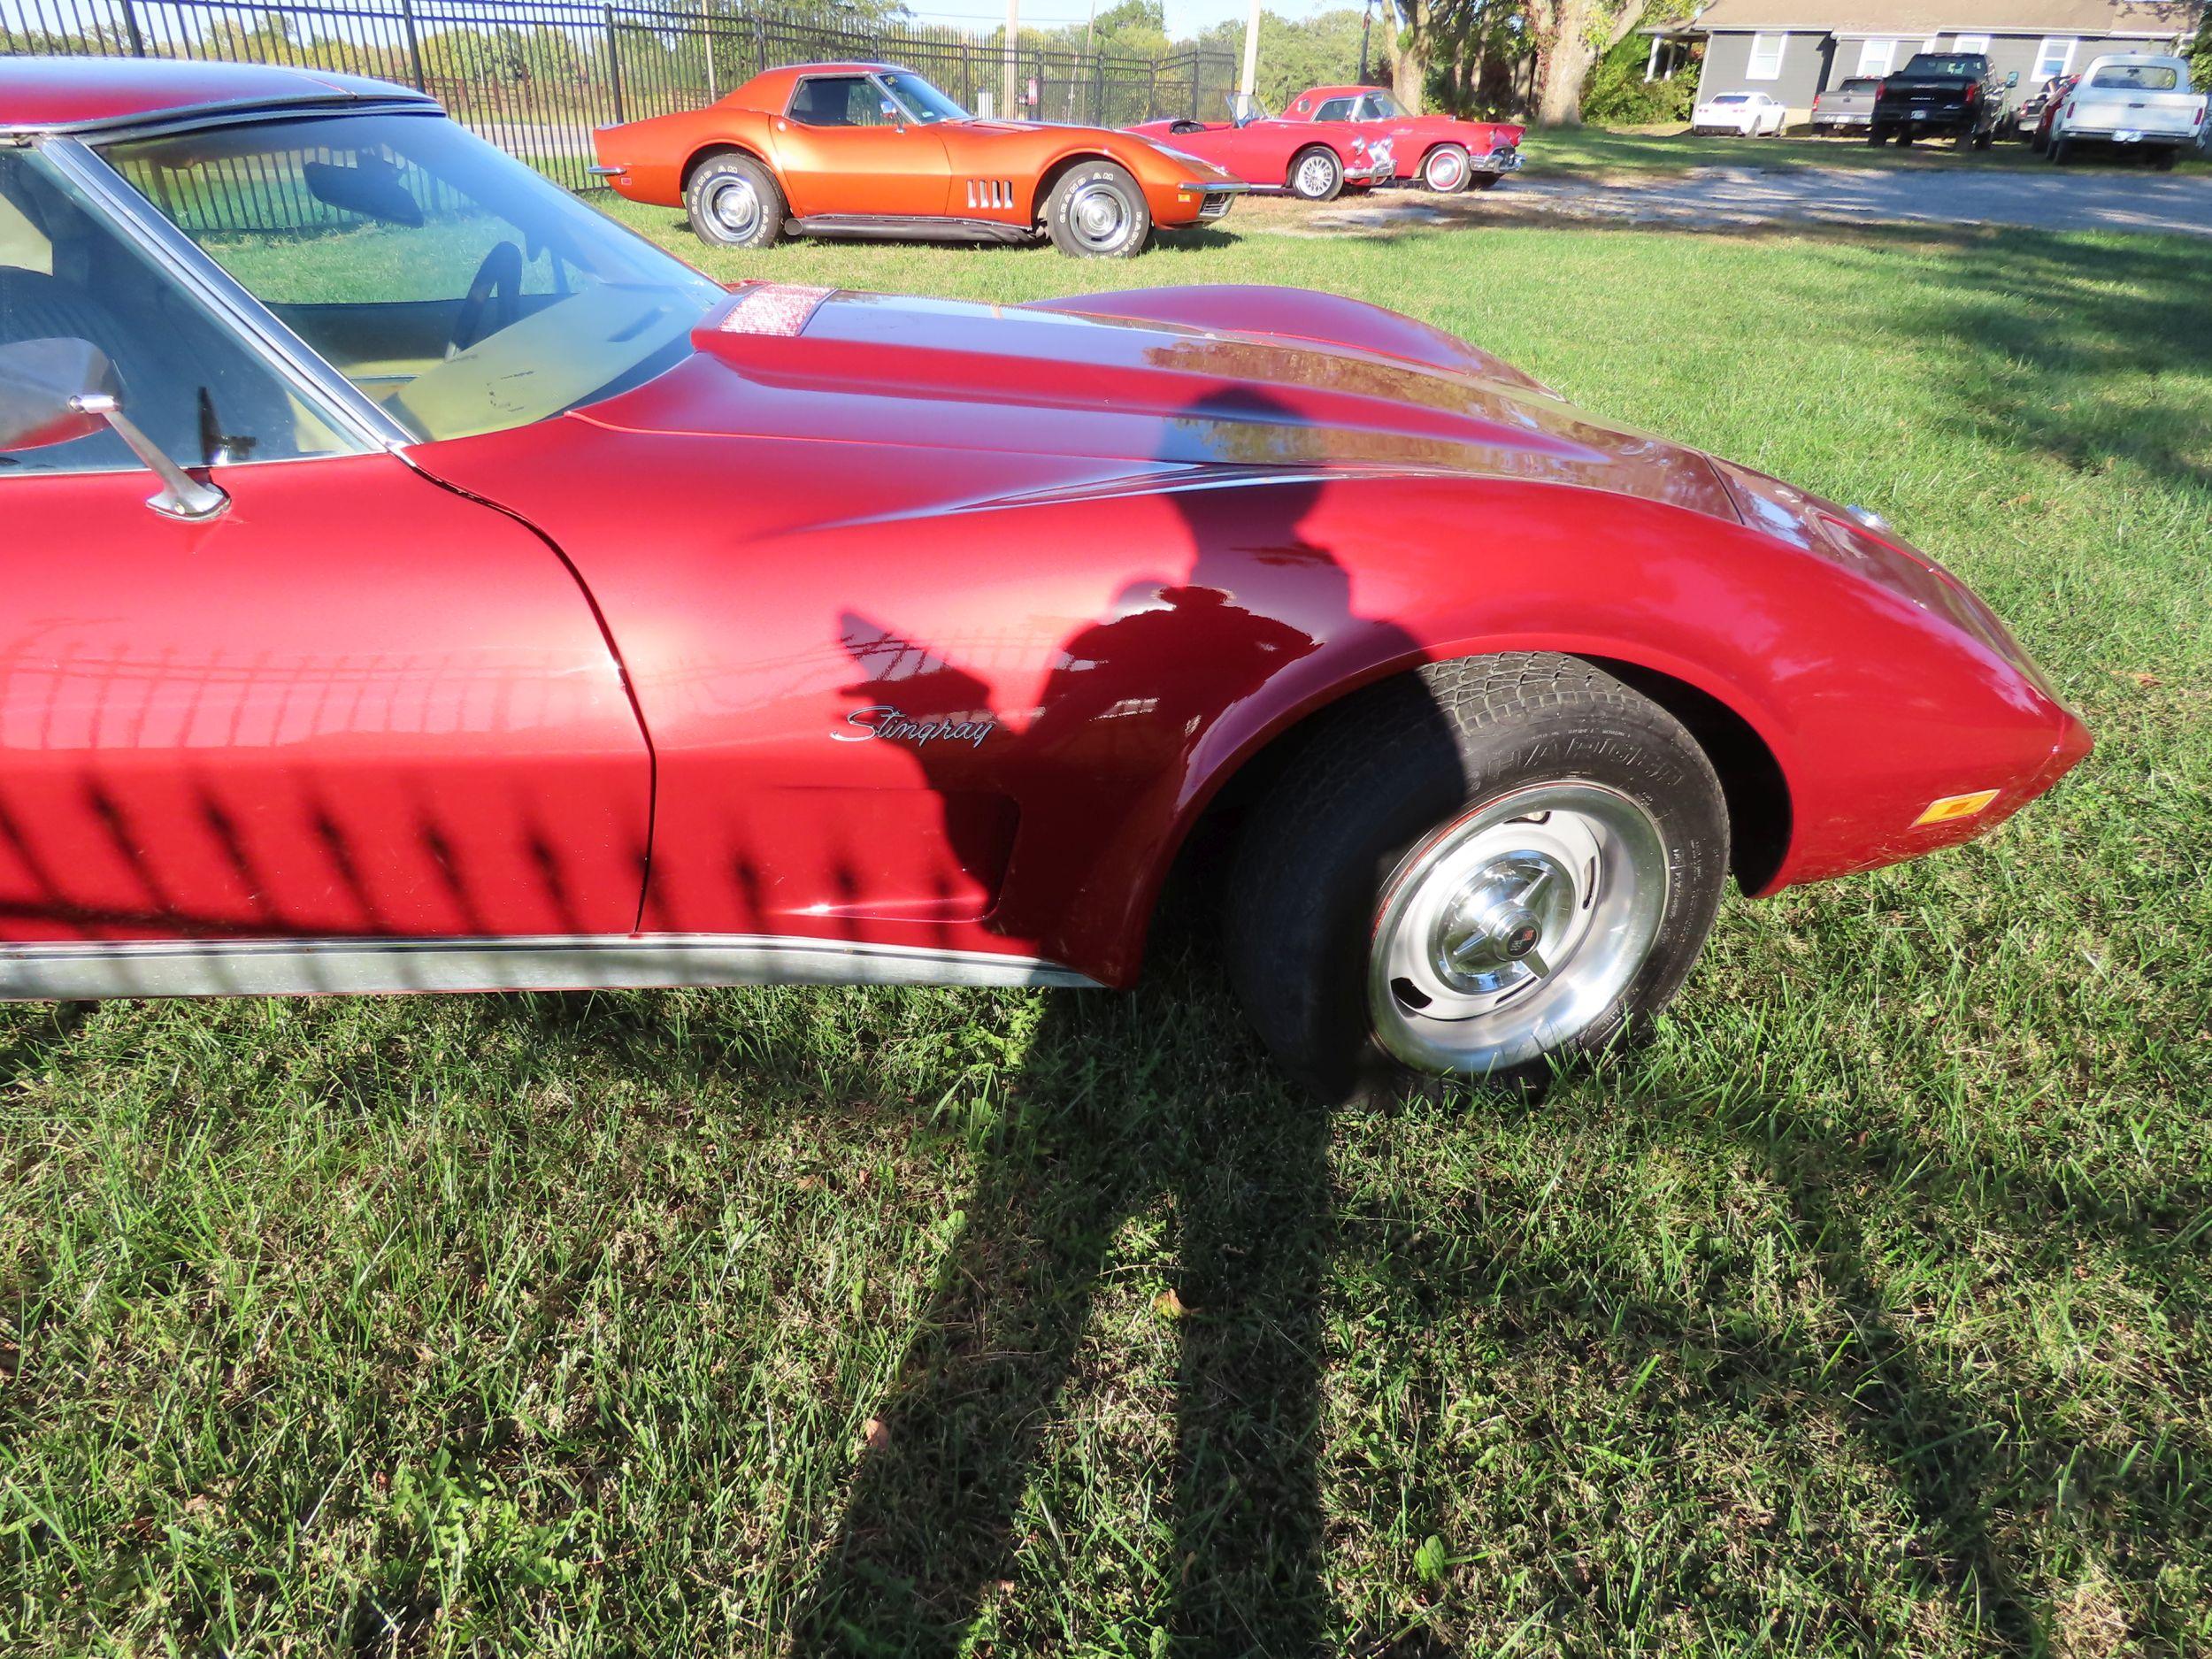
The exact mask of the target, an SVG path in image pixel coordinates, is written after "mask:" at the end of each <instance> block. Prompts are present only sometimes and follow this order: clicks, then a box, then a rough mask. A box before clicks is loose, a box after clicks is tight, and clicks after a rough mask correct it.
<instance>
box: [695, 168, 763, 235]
mask: <svg viewBox="0 0 2212 1659" xmlns="http://www.w3.org/2000/svg"><path fill="white" fill-rule="evenodd" d="M704 205H705V207H706V216H707V218H708V219H710V220H711V221H712V222H713V225H714V227H715V229H716V230H717V231H718V232H719V233H721V234H723V235H724V236H726V237H727V238H729V240H730V241H732V242H745V241H748V240H749V239H750V238H751V237H753V236H755V235H757V234H758V233H759V231H760V220H761V205H760V192H759V191H757V190H756V189H754V188H753V181H752V180H750V179H748V178H746V177H745V176H744V175H743V174H742V173H732V174H729V175H728V176H726V177H724V178H719V179H717V180H715V181H714V182H713V183H712V184H710V185H709V186H708V187H707V192H706V202H705V204H704Z"/></svg>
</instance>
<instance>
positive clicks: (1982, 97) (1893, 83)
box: [1866, 52, 2020, 150]
mask: <svg viewBox="0 0 2212 1659" xmlns="http://www.w3.org/2000/svg"><path fill="white" fill-rule="evenodd" d="M2019 82H2020V77H2019V75H2018V74H2017V73H2014V74H2010V75H2008V76H2006V77H2005V79H2004V80H2003V81H1999V80H1998V79H1997V76H1996V73H1995V71H1993V70H1992V69H1991V68H1990V66H1989V59H1988V58H1987V57H1986V56H1985V54H1983V53H1981V52H1916V53H1914V54H1913V56H1912V58H1911V60H1910V61H1909V63H1907V64H1906V65H1905V66H1904V67H1903V68H1902V69H1900V70H1898V71H1897V72H1896V73H1894V74H1890V75H1885V76H1884V77H1883V78H1882V84H1881V85H1880V86H1879V87H1878V88H1875V92H1874V113H1873V119H1872V122H1871V124H1870V126H1869V127H1867V129H1866V142H1868V143H1870V144H1886V143H1887V142H1889V141H1890V140H1891V139H1893V138H1894V139H1895V140H1896V141H1897V142H1899V143H1901V144H1909V143H1911V142H1912V141H1913V140H1914V139H1916V138H1955V139H1957V140H1958V142H1959V146H1960V148H1961V149H1963V148H1965V146H1967V145H1968V144H1971V145H1973V146H1974V148H1975V149H1977V150H1986V149H1988V148H1989V141H1990V139H1991V137H1992V136H1993V134H1995V133H1996V131H1997V123H1998V122H1999V121H2000V120H2001V119H2002V118H2003V116H2004V112H2005V93H2006V91H2007V90H2008V88H2012V87H2015V86H2017V85H2018V84H2019Z"/></svg>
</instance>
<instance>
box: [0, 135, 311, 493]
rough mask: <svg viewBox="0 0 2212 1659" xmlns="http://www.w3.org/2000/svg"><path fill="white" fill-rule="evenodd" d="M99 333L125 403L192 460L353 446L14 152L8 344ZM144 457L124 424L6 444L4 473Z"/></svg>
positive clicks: (5, 323)
mask: <svg viewBox="0 0 2212 1659" xmlns="http://www.w3.org/2000/svg"><path fill="white" fill-rule="evenodd" d="M44 339H64V340H85V341H89V342H91V343H92V344H93V345H95V346H96V347H98V348H99V349H100V351H101V352H102V354H103V355H104V356H105V357H107V359H108V360H109V361H110V362H111V364H113V365H114V366H115V371H116V374H117V378H118V379H119V381H120V383H121V386H122V397H123V411H124V412H125V413H126V414H127V416H129V418H130V419H131V420H132V421H133V422H134V424H135V425H137V426H139V427H140V428H141V429H142V430H143V431H144V432H145V433H146V434H147V435H148V436H149V437H150V438H151V439H152V440H153V441H154V442H155V443H157V445H159V446H160V448H161V449H162V451H163V452H164V453H165V454H166V455H167V456H168V457H169V458H170V459H171V460H173V461H174V462H176V463H177V464H178V465H180V466H209V465H232V464H236V463H239V462H243V461H280V460H296V459H298V458H299V457H303V456H309V455H324V454H334V453H338V452H340V451H342V450H343V449H346V448H347V447H348V446H347V445H346V444H345V443H344V442H343V441H342V440H341V439H340V438H339V437H338V436H337V434H334V432H332V431H331V429H330V428H329V426H327V425H326V424H325V422H324V421H323V420H322V419H321V418H320V417H319V415H317V414H316V413H315V412H314V411H313V410H311V408H310V407H309V406H308V405H307V404H305V403H303V402H302V401H301V400H300V399H299V398H298V397H297V396H295V394H294V393H293V392H292V390H291V388H289V386H288V384H287V383H286V382H285V380H283V378H282V377H281V376H280V374H279V373H277V372H276V371H275V370H274V369H273V368H271V367H270V366H269V365H268V364H267V363H266V362H265V360H263V358H262V357H260V356H259V355H258V354H257V353H256V352H255V351H254V350H253V349H252V348H251V347H250V346H249V345H248V344H247V343H246V342H244V341H242V340H241V339H240V338H239V337H238V335H237V334H235V333H234V332H233V330H232V328H231V326H230V325H228V324H227V323H226V322H224V321H222V320H220V319H218V318H216V317H215V316H214V315H212V314H211V312H209V311H207V310H206V308H205V307H204V306H203V305H202V304H201V303H200V302H199V301H198V300H197V299H196V298H195V297H194V296H192V295H191V294H190V293H189V292H188V290H187V289H186V288H183V287H182V286H181V285H180V284H179V283H178V282H177V281H176V280H174V279H173V278H172V277H171V276H170V275H169V274H168V273H166V272H165V271H164V270H163V269H161V268H160V266H159V265H157V262H156V261H154V260H153V259H152V258H150V257H149V256H148V255H147V254H146V253H144V252H143V251H142V250H141V249H140V248H139V247H138V246H137V245H136V243H135V242H133V241H132V240H131V238H130V237H129V236H127V234H124V233H123V232H122V231H121V230H119V228H118V227H116V226H115V225H114V224H112V223H111V221H110V220H109V219H107V218H106V217H105V215H104V213H103V212H102V211H100V210H99V209H97V208H96V207H95V206H93V205H92V204H90V203H89V202H88V201H87V200H85V199H84V198H83V197H82V196H81V195H80V194H79V193H78V191H77V190H76V188H75V187H74V186H73V185H72V184H70V183H69V182H68V181H67V180H65V179H64V178H63V177H62V176H61V174H60V173H58V171H57V170H56V169H54V167H53V166H52V165H51V164H50V163H49V162H48V161H47V160H45V159H44V158H43V157H41V156H40V155H39V154H38V152H37V151H36V150H0V346H6V345H17V344H20V343H21V342H25V341H27V340H44ZM139 465H140V464H139V462H138V461H137V460H136V459H135V457H133V456H132V454H131V452H130V451H129V449H127V448H126V447H125V446H124V444H123V442H122V441H121V440H120V439H119V438H117V437H116V436H115V434H113V433H112V432H108V431H101V432H96V433H93V434H89V435H88V436H85V437H81V438H76V439H73V440H71V441H70V442H66V443H56V444H48V445H43V446H41V447H37V448H33V449H15V450H9V451H5V452H0V479H6V478H10V477H14V476H20V475H23V474H27V473H32V472H116V471H124V470H128V469H134V468H136V467H138V466H139Z"/></svg>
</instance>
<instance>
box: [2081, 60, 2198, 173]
mask: <svg viewBox="0 0 2212 1659" xmlns="http://www.w3.org/2000/svg"><path fill="white" fill-rule="evenodd" d="M2204 123H2205V96H2204V94H2203V93H2201V92H2200V91H2198V90H2196V89H2195V88H2193V87H2192V86H2191V85H2190V84H2189V65H2188V61H2187V60H2186V59H2185V58H2168V57H2164V56H2162V55H2159V54H2155V53H2150V52H2112V53H2108V54H2107V55H2106V56H2105V57H2102V58H2098V59H2096V61H2094V62H2093V63H2092V64H2091V65H2089V67H2088V68H2087V69H2085V70H2084V71H2083V72H2082V73H2081V76H2080V78H2079V79H2078V80H2077V81H2075V83H2074V84H2073V85H2072V86H2071V87H2070V88H2067V90H2066V94H2065V96H2063V97H2062V98H2061V99H2060V100H2059V101H2058V104H2057V107H2056V109H2055V111H2053V114H2052V118H2051V128H2050V135H2049V138H2048V141H2047V144H2046V147H2045V148H2046V150H2047V154H2048V155H2049V156H2050V157H2051V159H2052V160H2053V161H2055V162H2059V163H2064V162H2066V161H2068V160H2069V159H2070V158H2071V157H2073V156H2075V155H2076V154H2077V153H2078V151H2079V150H2080V148H2081V146H2083V145H2084V144H2099V145H2105V144H2109V145H2113V146H2116V147H2117V148H2119V149H2122V150H2132V151H2135V152H2138V153H2140V154H2144V155H2147V156H2149V157H2151V160H2152V162H2153V163H2154V165H2157V166H2159V167H2162V168H2164V167H2170V166H2172V165H2174V162H2175V161H2176V159H2177V158H2178V157H2179V156H2180V155H2181V152H2182V151H2183V150H2187V149H2189V148H2190V147H2192V146H2193V145H2194V144H2195V143H2196V142H2197V140H2198V138H2199V136H2200V134H2202V133H2203V131H2204Z"/></svg>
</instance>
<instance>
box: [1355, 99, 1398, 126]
mask: <svg viewBox="0 0 2212 1659" xmlns="http://www.w3.org/2000/svg"><path fill="white" fill-rule="evenodd" d="M1354 119H1357V120H1362V121H1386V120H1388V119H1390V116H1389V112H1388V111H1386V110H1385V109H1384V108H1383V107H1382V105H1381V104H1380V103H1379V102H1378V101H1377V100H1375V99H1373V98H1362V99H1361V100H1360V101H1359V114H1358V115H1357V116H1356V117H1355V118H1354Z"/></svg>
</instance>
